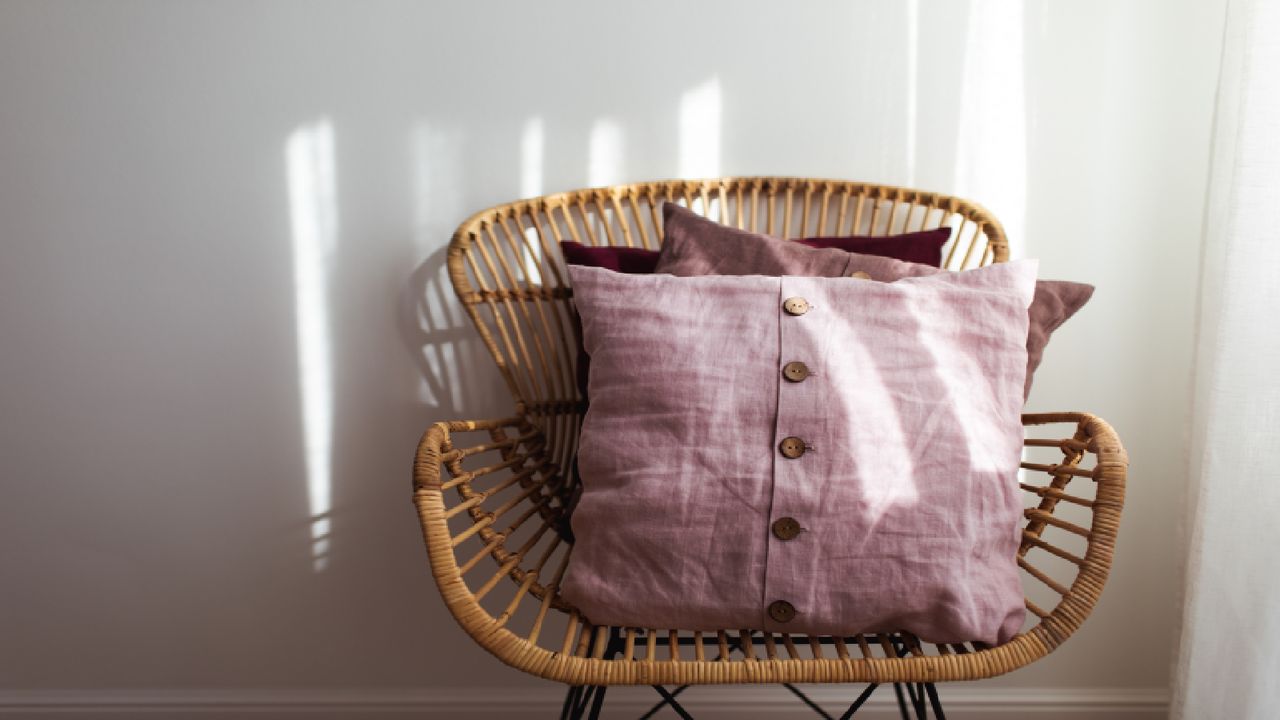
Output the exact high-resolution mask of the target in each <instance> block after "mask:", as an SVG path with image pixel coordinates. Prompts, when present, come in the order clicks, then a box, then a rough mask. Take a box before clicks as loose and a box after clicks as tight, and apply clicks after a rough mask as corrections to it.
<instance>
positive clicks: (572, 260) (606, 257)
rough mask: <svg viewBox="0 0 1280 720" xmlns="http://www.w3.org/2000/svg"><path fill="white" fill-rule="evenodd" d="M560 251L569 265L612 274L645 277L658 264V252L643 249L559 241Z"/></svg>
mask: <svg viewBox="0 0 1280 720" xmlns="http://www.w3.org/2000/svg"><path fill="white" fill-rule="evenodd" d="M560 251H561V252H563V253H564V261H565V262H567V263H569V264H570V265H585V266H587V267H598V268H604V269H606V270H613V271H614V272H621V273H628V274H636V275H645V274H648V273H651V272H653V268H654V267H655V266H656V265H657V264H658V251H657V250H645V249H644V248H633V247H615V246H612V245H609V246H604V247H591V246H590V245H583V244H582V243H580V242H574V241H572V240H561V241H560Z"/></svg>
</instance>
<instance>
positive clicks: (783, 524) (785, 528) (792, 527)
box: [772, 517, 800, 540]
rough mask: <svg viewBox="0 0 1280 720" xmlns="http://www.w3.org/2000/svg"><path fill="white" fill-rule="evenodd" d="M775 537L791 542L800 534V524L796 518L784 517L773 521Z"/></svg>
mask: <svg viewBox="0 0 1280 720" xmlns="http://www.w3.org/2000/svg"><path fill="white" fill-rule="evenodd" d="M772 528H773V536H774V537H776V538H778V539H779V540H791V539H793V538H795V536H797V535H799V534H800V522H799V521H798V520H796V519H795V518H790V517H784V518H778V519H777V520H774V521H773V525H772Z"/></svg>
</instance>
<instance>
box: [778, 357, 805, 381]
mask: <svg viewBox="0 0 1280 720" xmlns="http://www.w3.org/2000/svg"><path fill="white" fill-rule="evenodd" d="M809 375H810V373H809V366H808V365H805V364H804V363H802V362H800V361H799V360H796V361H794V362H789V363H787V364H786V365H783V366H782V377H784V378H786V379H788V380H790V381H791V382H800V381H801V380H804V379H805V378H807V377H809Z"/></svg>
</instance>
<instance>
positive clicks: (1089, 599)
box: [1018, 412, 1129, 649]
mask: <svg viewBox="0 0 1280 720" xmlns="http://www.w3.org/2000/svg"><path fill="white" fill-rule="evenodd" d="M1022 423H1023V426H1024V427H1025V428H1026V430H1027V438H1026V440H1025V443H1024V444H1025V452H1024V455H1025V458H1026V459H1025V460H1024V461H1023V462H1022V469H1023V471H1024V472H1023V475H1024V478H1023V480H1022V482H1021V487H1022V489H1023V490H1025V491H1026V492H1028V493H1031V495H1032V496H1033V497H1031V498H1030V501H1031V502H1030V503H1029V506H1028V507H1027V509H1026V510H1025V512H1024V518H1025V521H1026V524H1025V525H1024V527H1023V529H1022V543H1021V547H1020V548H1019V550H1018V564H1019V565H1020V566H1021V567H1022V569H1023V571H1024V572H1025V573H1026V575H1027V576H1028V580H1027V582H1026V583H1025V584H1026V588H1027V609H1028V610H1030V611H1031V613H1033V614H1034V615H1036V616H1038V617H1039V619H1040V624H1039V625H1037V626H1036V627H1035V628H1032V630H1031V631H1029V634H1039V635H1040V636H1041V639H1042V640H1044V641H1045V642H1046V643H1047V644H1048V645H1049V648H1050V649H1052V648H1053V647H1056V646H1057V645H1059V644H1061V643H1062V642H1063V641H1065V640H1066V638H1067V637H1069V636H1070V635H1071V634H1072V633H1073V632H1075V630H1076V629H1077V628H1078V627H1079V626H1080V625H1081V624H1082V623H1083V622H1084V620H1085V619H1086V618H1087V617H1088V616H1089V614H1090V612H1092V610H1093V607H1094V605H1096V604H1097V601H1098V598H1099V596H1100V595H1101V594H1102V589H1103V586H1104V585H1105V584H1106V581H1107V576H1108V575H1109V574H1110V571H1111V562H1112V558H1113V556H1114V554H1115V548H1116V536H1117V533H1118V531H1119V528H1120V514H1121V511H1122V510H1123V508H1124V494H1125V483H1126V480H1127V475H1128V466H1129V456H1128V454H1127V453H1126V452H1125V449H1124V445H1123V444H1122V443H1121V442H1120V437H1119V435H1118V434H1117V433H1116V431H1115V429H1114V428H1112V427H1111V426H1110V425H1109V424H1108V423H1107V422H1106V421H1105V420H1103V419H1101V418H1099V417H1097V416H1095V415H1091V414H1089V413H1083V412H1060V413H1032V414H1026V415H1023V416H1022ZM1063 423H1072V424H1074V426H1075V431H1074V433H1073V434H1072V435H1071V436H1070V437H1061V435H1062V434H1063V432H1062V431H1061V430H1058V431H1057V432H1055V433H1053V434H1055V435H1058V437H1047V438H1045V437H1035V436H1036V435H1044V434H1046V433H1047V431H1048V430H1049V428H1050V427H1052V426H1054V425H1059V426H1060V424H1063Z"/></svg>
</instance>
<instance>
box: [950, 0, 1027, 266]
mask: <svg viewBox="0 0 1280 720" xmlns="http://www.w3.org/2000/svg"><path fill="white" fill-rule="evenodd" d="M1023 62H1024V55H1023V6H1022V4H1021V3H1016V2H999V1H998V0H974V2H973V3H972V4H971V5H970V7H969V23H968V32H967V37H966V41H965V53H964V74H963V77H962V79H961V91H960V122H959V130H958V133H957V137H956V178H955V179H956V193H957V194H959V195H961V196H964V197H970V198H974V199H976V200H978V201H979V202H981V203H982V204H983V205H985V206H987V207H988V208H990V209H991V211H992V212H993V213H995V215H996V217H999V218H1000V220H1001V222H1002V223H1003V225H1004V228H1005V231H1006V232H1007V234H1008V236H1009V244H1010V251H1011V254H1012V255H1013V257H1020V256H1021V255H1020V253H1019V252H1018V251H1019V250H1020V248H1021V245H1022V234H1023V230H1024V229H1025V226H1026V212H1027V207H1026V205H1027V191H1026V184H1027V127H1026V125H1027V103H1026V91H1025V89H1024V86H1023V83H1024V77H1023Z"/></svg>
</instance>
